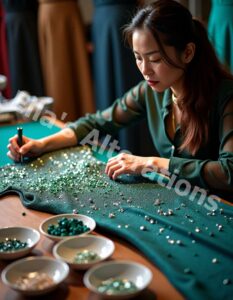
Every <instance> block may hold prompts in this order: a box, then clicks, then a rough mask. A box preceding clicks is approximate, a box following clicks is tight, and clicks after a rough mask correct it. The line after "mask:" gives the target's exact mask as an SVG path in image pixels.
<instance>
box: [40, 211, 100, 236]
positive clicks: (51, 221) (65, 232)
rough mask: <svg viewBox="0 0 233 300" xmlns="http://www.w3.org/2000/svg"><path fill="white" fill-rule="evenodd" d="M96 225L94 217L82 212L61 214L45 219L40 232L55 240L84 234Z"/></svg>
mask: <svg viewBox="0 0 233 300" xmlns="http://www.w3.org/2000/svg"><path fill="white" fill-rule="evenodd" d="M95 227H96V222H95V220H94V219H92V218H90V217H88V216H85V215H81V214H59V215H55V216H53V217H50V218H48V219H46V220H44V221H43V222H42V223H41V224H40V227H39V229H40V232H41V233H42V234H43V235H45V236H46V237H48V238H50V239H51V240H53V241H60V240H63V239H66V238H70V237H73V236H82V235H86V234H88V233H90V232H92V231H93V230H94V229H95Z"/></svg>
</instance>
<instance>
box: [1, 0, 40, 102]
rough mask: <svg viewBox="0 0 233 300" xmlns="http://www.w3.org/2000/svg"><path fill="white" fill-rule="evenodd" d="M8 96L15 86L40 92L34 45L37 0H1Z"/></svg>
mask: <svg viewBox="0 0 233 300" xmlns="http://www.w3.org/2000/svg"><path fill="white" fill-rule="evenodd" d="M2 2H3V6H4V9H5V13H6V31H7V43H8V45H7V46H8V53H9V65H10V79H11V87H12V97H14V96H15V94H16V93H17V91H18V90H26V91H27V92H29V93H30V94H32V95H36V96H43V95H44V89H43V80H42V73H41V64H40V56H39V48H38V33H37V0H11V1H7V0H3V1H2Z"/></svg>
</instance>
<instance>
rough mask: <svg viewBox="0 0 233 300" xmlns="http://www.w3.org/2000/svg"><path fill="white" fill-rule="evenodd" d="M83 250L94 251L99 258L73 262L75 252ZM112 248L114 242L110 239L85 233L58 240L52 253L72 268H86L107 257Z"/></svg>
mask: <svg viewBox="0 0 233 300" xmlns="http://www.w3.org/2000/svg"><path fill="white" fill-rule="evenodd" d="M85 250H87V251H90V252H92V253H93V252H94V253H95V254H97V255H98V257H99V258H98V259H96V260H93V261H90V262H88V263H78V262H75V261H74V259H75V256H76V255H77V253H80V252H82V251H85ZM114 250H115V246H114V243H113V242H112V241H111V240H110V239H108V238H105V237H102V236H97V235H85V236H80V237H71V238H69V239H66V240H63V241H60V242H59V243H57V244H56V245H55V246H54V247H53V255H54V256H55V257H56V258H57V259H61V260H63V261H65V262H67V263H68V264H69V266H70V267H71V268H72V269H76V270H86V269H89V268H90V267H92V266H94V265H96V264H97V263H100V262H102V261H104V260H105V259H107V258H109V257H110V256H111V255H112V254H113V252H114Z"/></svg>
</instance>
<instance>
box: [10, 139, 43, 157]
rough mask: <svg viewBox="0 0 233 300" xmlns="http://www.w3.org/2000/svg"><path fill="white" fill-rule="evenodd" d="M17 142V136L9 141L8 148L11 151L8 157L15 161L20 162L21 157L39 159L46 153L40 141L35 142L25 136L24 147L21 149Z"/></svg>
mask: <svg viewBox="0 0 233 300" xmlns="http://www.w3.org/2000/svg"><path fill="white" fill-rule="evenodd" d="M17 140H18V136H17V135H15V136H14V137H12V138H10V139H9V144H8V146H7V148H8V149H9V151H8V153H7V156H8V157H9V158H11V159H12V160H14V161H17V162H18V161H20V157H21V155H23V156H26V157H37V156H39V155H41V154H42V153H43V152H44V151H43V148H44V145H43V142H42V141H40V140H33V139H29V138H27V137H26V136H23V145H22V146H21V147H19V145H18V143H17Z"/></svg>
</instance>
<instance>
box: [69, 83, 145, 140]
mask: <svg viewBox="0 0 233 300" xmlns="http://www.w3.org/2000/svg"><path fill="white" fill-rule="evenodd" d="M144 90H145V88H144V81H142V82H141V83H139V84H138V85H137V86H135V87H134V88H132V89H131V90H130V91H129V92H127V93H126V94H125V95H124V96H123V97H122V98H118V99H117V100H116V101H115V102H114V103H113V104H112V105H111V106H110V107H109V108H107V109H105V110H103V111H97V112H96V113H95V114H87V115H86V116H85V117H82V118H80V119H78V120H77V121H76V122H73V123H69V124H68V125H67V127H69V128H71V129H73V130H74V132H75V134H76V136H77V140H78V142H79V143H80V142H81V141H82V139H84V138H85V137H86V136H87V135H88V134H89V133H90V132H91V131H92V130H93V129H96V130H98V131H99V132H100V134H102V135H104V134H110V135H115V134H116V133H117V132H118V131H119V130H120V129H121V128H123V127H126V126H129V125H130V124H131V123H133V122H135V121H137V120H140V119H142V118H144V117H145V116H146V107H145V92H144Z"/></svg>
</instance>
